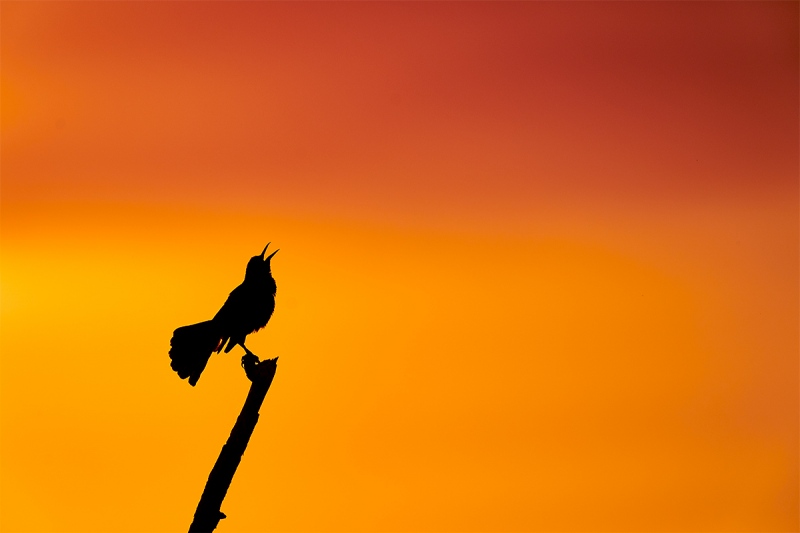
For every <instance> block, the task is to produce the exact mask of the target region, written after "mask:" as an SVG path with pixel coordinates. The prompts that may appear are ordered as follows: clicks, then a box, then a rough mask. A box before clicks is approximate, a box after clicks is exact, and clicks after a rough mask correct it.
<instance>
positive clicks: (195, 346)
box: [169, 320, 222, 386]
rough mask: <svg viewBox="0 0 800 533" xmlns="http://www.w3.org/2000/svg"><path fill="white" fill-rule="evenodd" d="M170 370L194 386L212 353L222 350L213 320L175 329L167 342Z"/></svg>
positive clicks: (220, 339)
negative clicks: (168, 344)
mask: <svg viewBox="0 0 800 533" xmlns="http://www.w3.org/2000/svg"><path fill="white" fill-rule="evenodd" d="M169 343H170V345H171V348H170V350H169V357H170V359H172V363H171V366H172V370H174V371H175V372H177V373H178V376H179V377H180V378H181V379H186V378H189V384H190V385H191V386H194V385H195V384H196V383H197V380H198V379H200V374H202V373H203V370H204V369H205V367H206V364H207V363H208V359H209V358H210V357H211V354H212V353H213V352H219V351H220V349H221V348H222V336H221V335H220V334H219V331H218V328H217V326H216V324H215V323H214V321H213V320H208V321H206V322H200V323H199V324H192V325H190V326H183V327H180V328H178V329H176V330H175V331H174V332H173V334H172V339H171V340H170V341H169Z"/></svg>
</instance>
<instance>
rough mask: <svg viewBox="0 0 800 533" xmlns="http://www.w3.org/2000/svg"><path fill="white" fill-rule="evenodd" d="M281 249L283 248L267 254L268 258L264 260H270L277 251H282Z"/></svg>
mask: <svg viewBox="0 0 800 533" xmlns="http://www.w3.org/2000/svg"><path fill="white" fill-rule="evenodd" d="M264 251H265V252H266V250H264ZM280 251H281V249H280V248H278V249H277V250H275V251H274V252H272V253H271V254H269V255H268V256H267V258H266V259H264V261H269V260H270V259H272V256H273V255H275V254H277V253H278V252H280Z"/></svg>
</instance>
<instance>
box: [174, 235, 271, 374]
mask: <svg viewBox="0 0 800 533" xmlns="http://www.w3.org/2000/svg"><path fill="white" fill-rule="evenodd" d="M267 248H269V244H267V246H265V247H264V251H263V252H261V255H257V256H255V257H252V258H251V259H250V261H248V263H247V270H246V271H245V274H244V281H243V282H242V284H241V285H239V286H238V287H236V288H235V289H233V291H232V292H231V294H230V296H228V299H227V300H226V301H225V304H224V305H223V306H222V309H220V310H219V312H218V313H217V314H216V315H215V316H214V318H212V319H211V320H208V321H206V322H200V323H199V324H192V325H191V326H183V327H181V328H178V329H176V330H175V331H174V333H173V334H172V340H170V342H169V343H170V345H171V346H172V348H170V350H169V357H170V359H172V369H173V370H174V371H176V372H177V373H178V376H180V378H181V379H186V378H189V384H190V385H192V386H194V385H195V383H197V380H198V379H199V378H200V374H201V373H202V372H203V369H204V368H205V367H206V363H208V359H209V358H210V357H211V354H212V353H214V352H217V353H219V352H220V350H222V347H223V346H225V343H226V342H227V343H228V346H227V347H226V348H225V353H228V352H230V351H231V350H232V349H233V347H234V346H236V345H237V344H239V345H241V346H242V348H244V350H245V352H247V353H250V350H248V349H247V347H246V346H245V345H244V341H245V338H246V337H247V336H248V335H249V334H250V333H254V332H256V331H258V330H259V329H261V328H263V327H264V326H266V325H267V322H269V319H270V317H271V316H272V312H273V311H274V310H275V292H276V291H277V285H276V284H275V280H274V279H273V277H272V272H271V270H270V265H269V263H270V259H272V256H274V255H275V254H277V253H278V250H275V251H274V252H272V253H271V254H269V255H268V256H267V257H266V258H264V254H265V253H267Z"/></svg>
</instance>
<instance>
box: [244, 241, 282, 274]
mask: <svg viewBox="0 0 800 533" xmlns="http://www.w3.org/2000/svg"><path fill="white" fill-rule="evenodd" d="M270 244H271V243H267V245H266V246H265V247H264V251H263V252H261V255H256V256H254V257H251V258H250V261H248V262H247V271H246V272H245V274H244V279H248V278H258V277H260V276H263V275H264V274H269V273H270V264H269V262H270V260H271V259H272V256H274V255H275V254H277V253H278V251H279V250H275V251H274V252H272V253H271V254H269V255H268V256H266V257H264V254H266V253H267V248H269V245H270Z"/></svg>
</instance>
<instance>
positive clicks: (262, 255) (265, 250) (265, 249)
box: [261, 242, 277, 259]
mask: <svg viewBox="0 0 800 533" xmlns="http://www.w3.org/2000/svg"><path fill="white" fill-rule="evenodd" d="M270 244H272V243H271V242H268V243H267V245H266V246H265V247H264V251H263V252H261V258H262V259H263V258H264V254H265V253H267V248H269V245H270ZM275 251H276V252H277V250H275ZM272 255H275V254H274V253H273V254H272ZM272 255H271V256H270V257H272Z"/></svg>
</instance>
